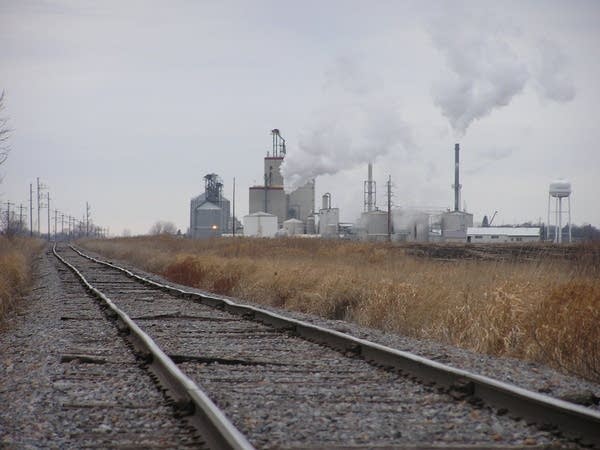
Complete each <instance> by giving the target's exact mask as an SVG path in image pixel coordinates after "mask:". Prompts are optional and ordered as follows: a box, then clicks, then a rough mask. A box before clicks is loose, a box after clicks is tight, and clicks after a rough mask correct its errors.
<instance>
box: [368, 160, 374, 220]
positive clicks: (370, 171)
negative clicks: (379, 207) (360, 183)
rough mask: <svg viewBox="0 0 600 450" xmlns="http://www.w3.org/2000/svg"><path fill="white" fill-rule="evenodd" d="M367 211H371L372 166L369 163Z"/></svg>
mask: <svg viewBox="0 0 600 450" xmlns="http://www.w3.org/2000/svg"><path fill="white" fill-rule="evenodd" d="M367 211H373V164H371V163H369V173H368V177H367Z"/></svg>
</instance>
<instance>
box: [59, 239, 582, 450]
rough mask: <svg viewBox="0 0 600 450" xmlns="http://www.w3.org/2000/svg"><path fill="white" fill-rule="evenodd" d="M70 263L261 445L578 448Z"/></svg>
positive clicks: (291, 339)
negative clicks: (135, 322) (140, 327)
mask: <svg viewBox="0 0 600 450" xmlns="http://www.w3.org/2000/svg"><path fill="white" fill-rule="evenodd" d="M63 255H65V256H68V259H69V260H70V262H72V263H74V264H76V265H77V266H78V267H79V268H80V270H81V271H82V273H83V274H84V276H86V277H87V278H88V280H89V281H90V282H91V283H92V284H95V283H97V284H98V285H99V286H102V289H103V290H104V292H105V293H106V294H107V295H108V296H109V297H110V298H111V299H112V300H113V301H115V302H116V303H117V304H118V306H119V307H120V308H122V309H123V310H125V311H126V312H127V313H128V314H129V315H130V316H131V317H133V318H135V319H136V320H137V321H138V322H139V323H140V324H141V326H142V328H143V329H144V330H145V331H146V332H148V333H149V334H150V335H151V336H152V337H153V338H154V339H155V340H156V342H157V343H158V344H159V345H160V346H161V347H162V348H163V349H164V350H165V352H167V353H168V354H169V355H171V356H172V357H173V358H174V359H175V360H176V362H178V363H179V365H180V367H182V369H183V370H184V372H186V373H187V374H188V375H189V376H190V377H191V378H192V379H194V380H195V381H196V382H197V383H198V384H199V385H200V386H201V387H202V388H203V389H204V390H205V391H206V392H207V393H208V394H209V396H210V397H211V398H212V399H213V400H214V401H215V402H216V403H217V405H218V406H219V407H221V408H222V409H223V410H224V412H225V413H226V414H227V415H228V416H229V417H230V419H231V420H232V422H233V423H234V424H235V425H236V426H237V427H238V428H239V429H240V431H242V432H243V433H244V434H246V436H247V437H248V439H249V440H250V441H251V442H252V443H253V444H254V445H256V446H257V447H260V448H283V447H312V446H325V447H328V446H334V447H340V446H345V445H349V446H360V447H365V448H369V447H371V446H392V447H395V446H416V445H423V444H426V445H433V446H435V445H453V446H455V447H461V446H480V447H486V448H487V447H495V446H530V445H538V446H557V447H560V448H572V447H575V446H576V445H575V444H572V443H569V442H568V441H564V440H562V439H558V438H556V437H555V436H554V435H552V434H550V433H548V432H545V431H539V430H537V429H536V428H534V427H532V426H528V425H527V424H525V423H524V422H523V421H516V420H513V419H512V418H510V417H508V416H506V415H499V414H497V413H496V412H495V411H493V410H491V409H489V408H486V407H479V406H474V405H471V404H469V403H468V402H467V401H465V399H460V398H459V399H456V398H451V397H450V396H449V395H447V394H443V393H440V392H438V391H437V390H436V389H435V388H433V387H427V386H423V385H421V384H418V383H415V382H413V381H411V380H409V379H407V378H405V377H402V376H400V375H397V374H395V373H392V372H388V371H385V370H382V369H379V368H376V367H373V366H371V365H369V364H367V363H366V362H364V361H362V360H360V359H357V358H353V357H346V356H344V355H342V354H341V353H339V352H336V351H333V350H330V349H328V348H324V347H321V346H318V345H316V344H313V343H310V342H307V341H305V340H302V339H300V338H297V337H295V336H289V335H286V334H282V333H280V332H277V331H275V330H273V329H272V328H269V327H267V326H264V325H261V324H258V323H256V322H251V321H247V320H244V319H242V318H240V317H239V316H234V315H231V314H229V313H226V312H224V311H220V310H218V309H215V308H210V307H207V306H205V305H201V304H198V303H195V302H192V301H189V300H186V299H182V298H179V297H174V296H171V295H169V294H165V293H164V292H161V291H159V290H156V289H153V290H152V289H147V288H146V287H144V286H142V285H141V284H137V283H135V282H134V281H133V280H130V279H128V278H127V277H125V276H124V275H123V274H120V275H119V274H115V272H114V271H113V270H112V269H109V268H103V267H100V266H98V265H94V264H93V263H91V262H89V261H85V260H83V259H82V258H81V257H79V256H76V255H75V254H74V253H69V252H68V251H66V250H65V251H64V253H63ZM154 278H156V277H154ZM109 279H111V280H114V281H116V283H111V282H109V281H108V280H109ZM128 281H129V282H128ZM286 314H288V315H290V314H289V313H286ZM295 316H296V317H299V318H302V319H304V320H306V316H305V315H297V314H296V315H295ZM311 321H312V322H313V323H315V322H316V323H320V324H324V325H326V326H331V325H332V322H329V321H322V320H320V319H315V318H311ZM333 324H334V325H335V326H336V327H337V328H338V329H339V328H340V327H341V326H342V327H352V326H351V325H349V324H341V323H338V322H334V323H333ZM343 331H345V332H349V331H350V330H348V329H344V330H343ZM352 334H358V333H352ZM363 337H364V335H363ZM426 344H427V343H422V345H426ZM388 345H389V343H388ZM442 348H444V347H442V346H438V348H437V351H439V349H442ZM404 350H407V349H406V348H404ZM411 350H412V349H411ZM438 356H439V354H438Z"/></svg>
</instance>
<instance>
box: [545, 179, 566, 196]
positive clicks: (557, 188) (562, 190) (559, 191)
mask: <svg viewBox="0 0 600 450" xmlns="http://www.w3.org/2000/svg"><path fill="white" fill-rule="evenodd" d="M549 193H550V195H551V196H552V197H557V198H561V197H562V198H564V197H568V196H569V195H571V183H570V182H569V181H567V180H554V181H553V182H552V183H550V189H549Z"/></svg>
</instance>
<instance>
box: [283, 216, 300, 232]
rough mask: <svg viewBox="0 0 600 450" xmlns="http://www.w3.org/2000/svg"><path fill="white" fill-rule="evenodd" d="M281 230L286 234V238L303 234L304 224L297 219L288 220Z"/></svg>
mask: <svg viewBox="0 0 600 450" xmlns="http://www.w3.org/2000/svg"><path fill="white" fill-rule="evenodd" d="M283 229H284V230H285V231H286V232H287V235H288V236H296V235H298V234H304V222H302V221H301V220H298V219H288V220H286V221H285V222H283Z"/></svg>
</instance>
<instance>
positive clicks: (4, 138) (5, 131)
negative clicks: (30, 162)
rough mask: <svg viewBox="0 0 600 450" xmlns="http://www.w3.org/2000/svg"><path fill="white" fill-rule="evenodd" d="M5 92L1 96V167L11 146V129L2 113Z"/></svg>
mask: <svg viewBox="0 0 600 450" xmlns="http://www.w3.org/2000/svg"><path fill="white" fill-rule="evenodd" d="M5 97H6V96H5V92H4V91H2V94H0V165H1V164H2V163H3V162H4V161H6V158H8V152H9V151H10V146H9V145H8V138H9V137H10V131H11V130H10V129H9V128H8V117H4V116H3V115H2V112H3V111H4V99H5Z"/></svg>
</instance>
